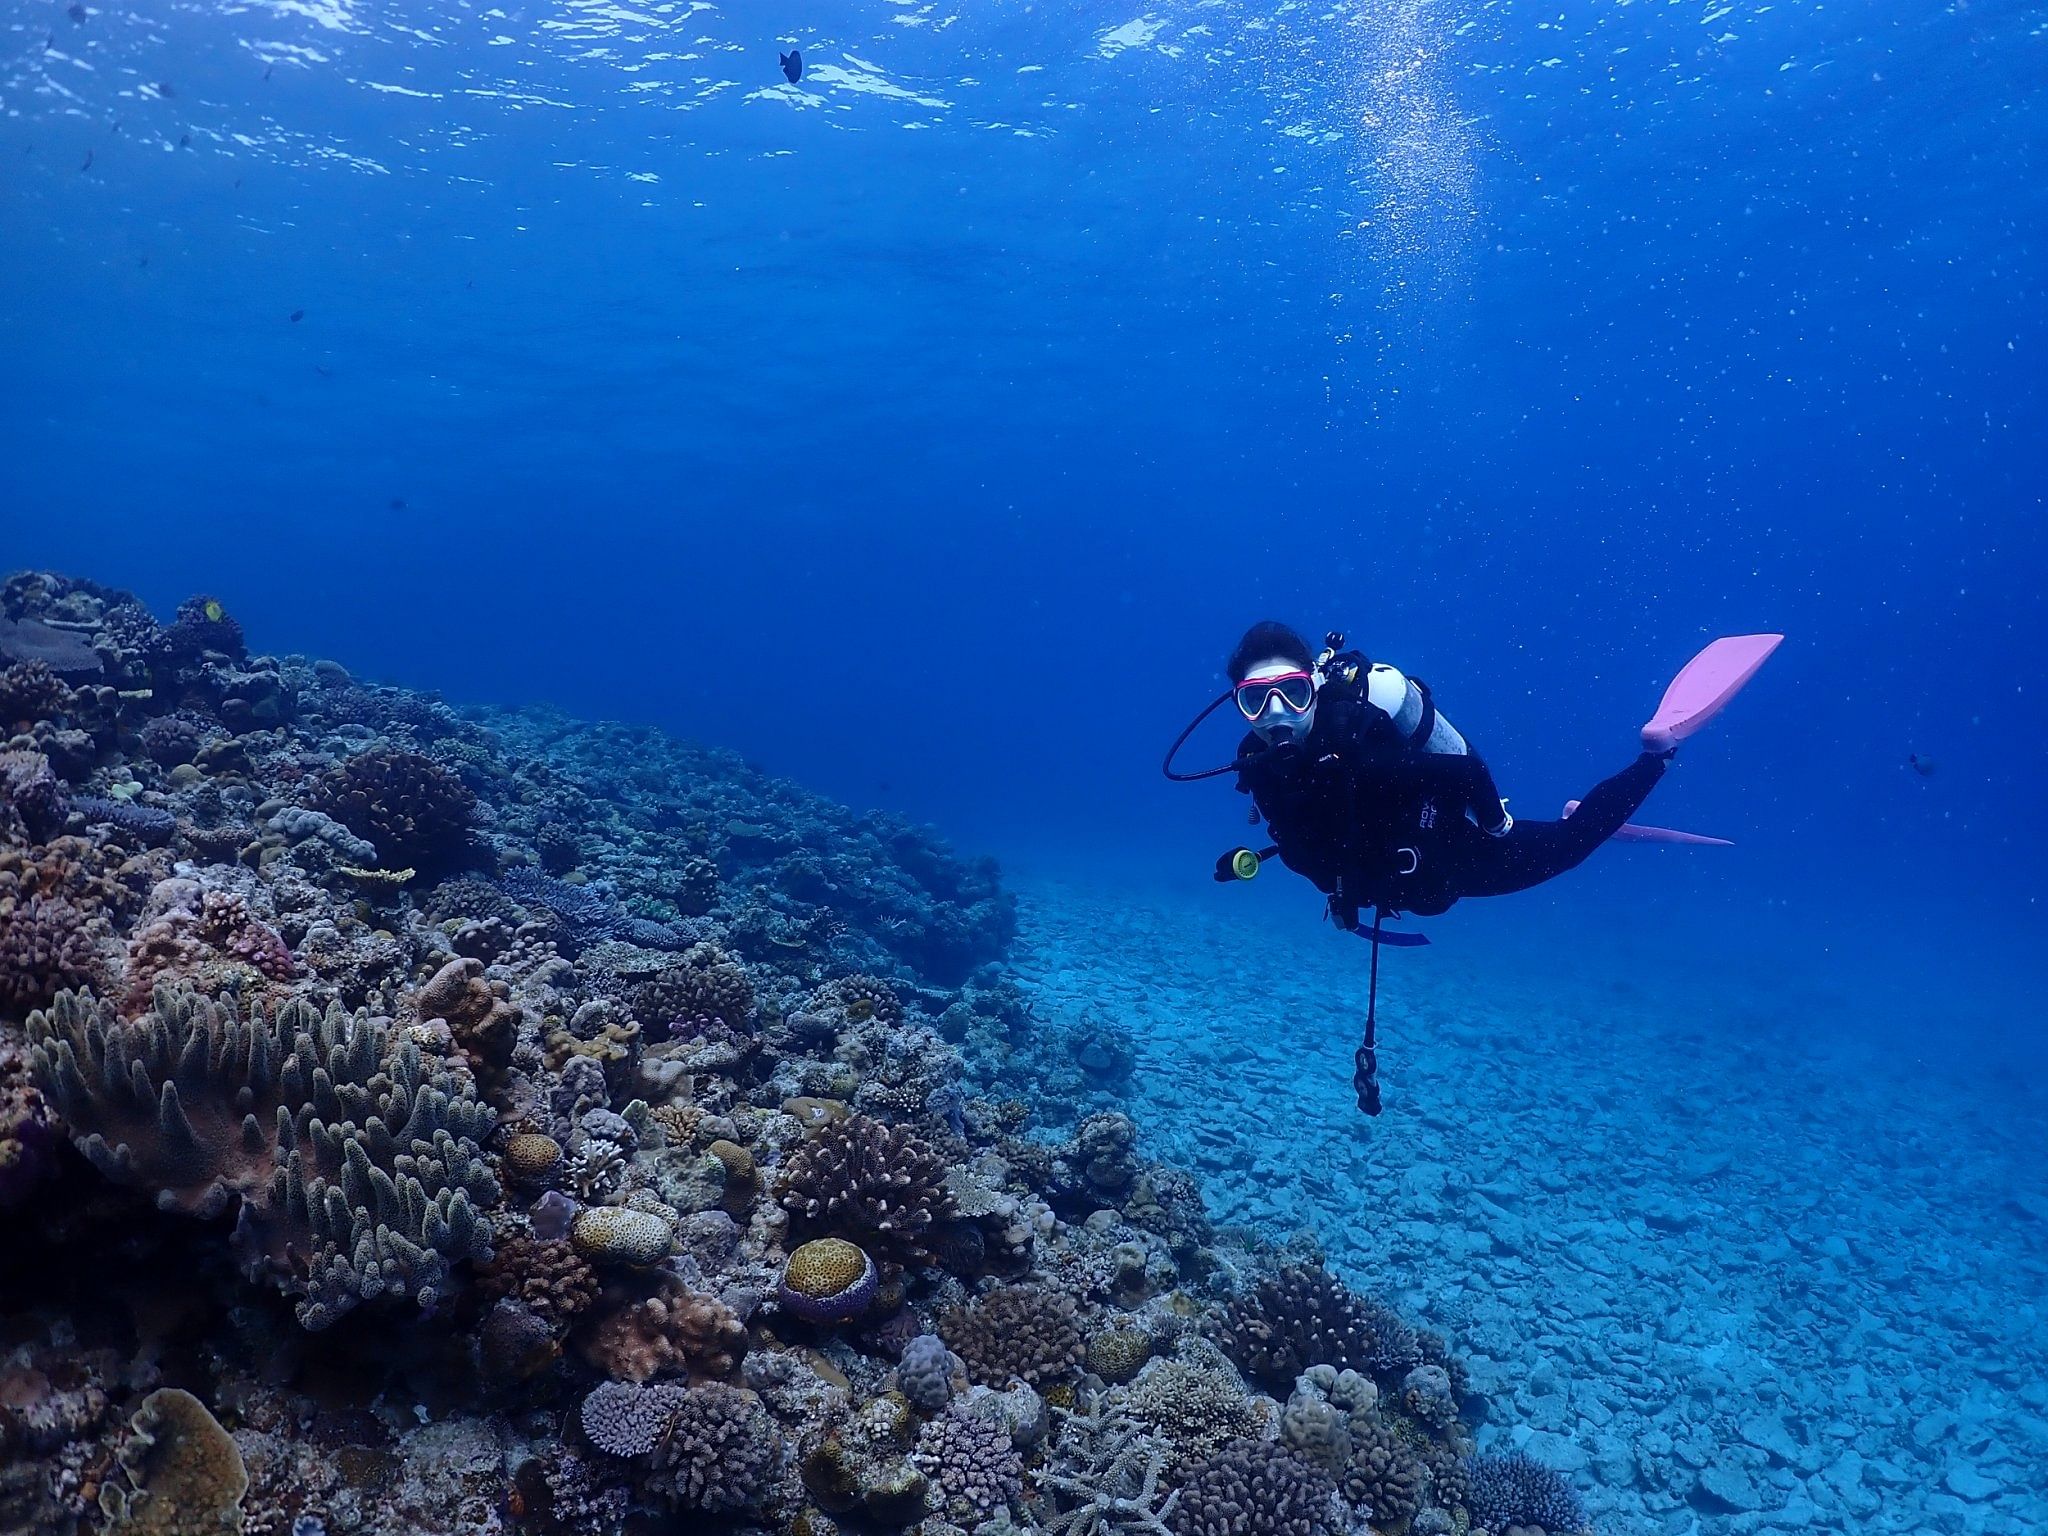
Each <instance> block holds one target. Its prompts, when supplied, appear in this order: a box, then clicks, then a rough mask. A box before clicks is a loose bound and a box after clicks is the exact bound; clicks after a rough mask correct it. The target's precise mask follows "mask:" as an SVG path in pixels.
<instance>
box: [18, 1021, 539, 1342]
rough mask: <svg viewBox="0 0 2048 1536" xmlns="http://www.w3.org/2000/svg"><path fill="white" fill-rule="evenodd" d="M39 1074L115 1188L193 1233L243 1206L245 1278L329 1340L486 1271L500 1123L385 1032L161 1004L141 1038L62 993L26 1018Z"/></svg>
mask: <svg viewBox="0 0 2048 1536" xmlns="http://www.w3.org/2000/svg"><path fill="white" fill-rule="evenodd" d="M28 1033H29V1039H30V1042H31V1047H32V1049H31V1062H32V1065H33V1069H34V1072H35V1076H36V1081H37V1084H38V1086H40V1087H41V1089H42V1090H43V1092H44V1093H45V1094H46V1095H48V1097H49V1099H50V1101H51V1103H52V1104H53V1105H55V1106H56V1108H57V1111H58V1113H59V1114H61V1115H62V1116H63V1117H64V1119H65V1121H66V1123H67V1124H68V1125H69V1126H70V1127H71V1130H72V1133H73V1135H74V1136H75V1137H76V1139H77V1141H78V1146H79V1150H80V1151H82V1152H83V1153H85V1155H86V1157H87V1158H88V1159H89V1160H90V1161H91V1162H92V1164H93V1166H94V1167H96V1168H98V1169H99V1170H100V1172H101V1173H103V1174H105V1175H106V1176H107V1177H108V1178H110V1179H113V1180H114V1181H116V1182H117V1183H122V1184H130V1185H135V1186H137V1187H140V1188H143V1189H147V1190H153V1191H154V1192H155V1196H156V1202H157V1205H158V1206H159V1207H160V1208H161V1209H164V1210H169V1211H182V1212H185V1213H186V1214H189V1215H193V1216H200V1217H211V1216H217V1215H222V1214H224V1213H226V1212H227V1211H228V1210H229V1208H230V1207H231V1206H234V1205H236V1204H237V1203H238V1204H239V1216H238V1219H237V1223H236V1234H235V1235H236V1241H237V1244H238V1247H239V1248H240V1251H241V1254H242V1257H243V1261H244V1264H245V1266H246V1267H247V1268H248V1269H249V1270H250V1271H251V1272H252V1273H263V1274H267V1275H268V1276H270V1278H272V1279H273V1280H274V1281H275V1283H277V1285H278V1286H279V1287H280V1288H281V1289H283V1290H285V1291H286V1292H287V1293H289V1294H291V1295H294V1296H296V1297H299V1298H300V1300H299V1304H298V1313H299V1319H300V1321H301V1322H303V1323H304V1324H305V1325H306V1326H307V1327H309V1328H324V1327H326V1326H327V1325H328V1324H330V1323H332V1322H334V1321H335V1320H336V1319H337V1318H338V1317H340V1316H341V1315H342V1314H343V1313H344V1312H346V1311H348V1310H349V1309H350V1308H352V1307H354V1306H356V1305H357V1304H358V1303H360V1302H362V1301H366V1300H370V1299H372V1298H374V1297H377V1296H380V1295H394V1296H405V1297H410V1298H412V1299H413V1300H415V1301H417V1302H418V1303H419V1304H421V1305H422V1306H431V1305H432V1304H433V1303H435V1302H436V1301H437V1300H439V1299H440V1298H441V1297H443V1296H446V1295H447V1294H449V1292H450V1291H451V1289H452V1287H453V1285H454V1284H455V1283H456V1282H455V1279H454V1276H453V1274H452V1272H451V1265H452V1264H454V1263H456V1262H459V1261H460V1260H463V1259H478V1258H483V1257H485V1256H486V1255H487V1254H488V1253H489V1252H490V1228H489V1225H488V1224H487V1223H486V1222H485V1221H484V1219H483V1218H482V1216H481V1214H480V1212H481V1211H483V1210H487V1209H488V1208H489V1207H490V1206H492V1205H494V1204H496V1202H497V1197H498V1189H497V1183H496V1181H495V1180H494V1179H493V1178H492V1176H491V1173H490V1170H489V1168H488V1167H487V1166H486V1164H485V1162H484V1160H483V1156H482V1153H481V1151H480V1148H479V1144H480V1142H481V1141H482V1140H483V1138H484V1137H486V1136H488V1135H489V1134H490V1128H491V1122H492V1120H493V1119H494V1115H493V1113H492V1111H491V1110H490V1109H489V1108H488V1107H487V1106H485V1105H482V1104H479V1103H477V1102H476V1100H475V1098H474V1097H473V1094H472V1091H471V1089H470V1086H469V1084H468V1083H467V1082H466V1081H463V1080H460V1079H457V1078H454V1077H452V1076H450V1075H449V1074H447V1073H446V1072H444V1071H442V1070H440V1069H438V1068H435V1067H430V1066H429V1065H428V1063H427V1062H426V1061H425V1060H424V1059H423V1058H422V1057H421V1055H420V1051H419V1048H418V1047H417V1046H416V1045H413V1044H412V1043H411V1042H409V1041H408V1042H402V1043H401V1042H397V1041H395V1040H394V1038H393V1036H392V1033H391V1030H390V1028H389V1026H388V1025H386V1024H385V1023H383V1022H382V1021H379V1020H376V1019H372V1018H371V1017H370V1016H369V1015H368V1014H367V1013H357V1014H354V1015H350V1014H347V1013H344V1012H343V1011H342V1010H341V1008H340V1006H339V1005H338V1004H335V1005H331V1006H330V1007H329V1008H328V1010H327V1012H326V1013H324V1014H322V1013H319V1012H317V1011H316V1010H315V1009H314V1008H313V1007H312V1006H311V1005H310V1004H308V1003H305V1002H302V1001H297V1000H294V1001H292V1002H289V1003H286V1004H284V1005H283V1006H282V1007H280V1008H278V1009H277V1010H276V1012H275V1013H274V1014H266V1013H265V1012H264V1011H263V1010H262V1009H260V1008H255V1007H252V1008H251V1009H250V1010H249V1012H248V1015H247V1016H246V1017H243V1016H240V1015H238V1014H237V1013H236V1012H235V1011H234V1010H233V1009H232V1008H231V1007H223V1006H221V1005H218V1004H216V1003H214V1002H212V1001H211V1000H209V999H207V998H202V997H199V996H197V995H195V994H193V993H190V992H181V991H177V990H173V989H169V988H166V989H161V990H159V991H158V993H157V994H156V997H155V1000H154V1002H153V1003H152V1005H151V1007H150V1011H149V1013H148V1014H147V1015H146V1016H144V1017H143V1018H142V1019H140V1020H138V1021H136V1022H134V1023H129V1022H126V1021H124V1020H122V1019H120V1018H118V1017H117V1016H115V1015H114V1014H112V1013H111V1011H109V1010H108V1009H106V1008H105V1007H104V1006H103V1005H102V1004H99V1003H98V1002H96V1001H95V1000H94V999H93V998H92V997H90V996H89V995H85V994H80V993H73V992H66V993H62V994H60V995H59V996H58V998H57V1000H56V1003H55V1004H54V1006H53V1007H52V1008H51V1009H50V1010H49V1011H48V1012H41V1011H38V1012H36V1013H33V1014H31V1015H30V1016H29V1021H28Z"/></svg>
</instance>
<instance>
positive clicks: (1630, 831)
mask: <svg viewBox="0 0 2048 1536" xmlns="http://www.w3.org/2000/svg"><path fill="white" fill-rule="evenodd" d="M1578 808H1579V802H1578V801H1576V800H1567V801H1565V803H1564V813H1565V815H1567V816H1569V815H1571V813H1572V812H1573V811H1576V810H1577V809H1578ZM1611 841H1613V842H1617V843H1685V844H1688V845H1689V846H1691V847H1694V848H1733V847H1734V846H1735V844H1734V843H1732V842H1730V841H1729V840H1728V839H1727V838H1725V837H1708V836H1706V835H1704V834H1703V833H1699V832H1680V831H1678V830H1676V829H1675V828H1672V827H1645V826H1641V825H1639V824H1638V823H1636V822H1633V821H1624V822H1623V823H1622V824H1621V825H1620V826H1619V827H1617V828H1615V830H1614V836H1613V838H1612V839H1611Z"/></svg>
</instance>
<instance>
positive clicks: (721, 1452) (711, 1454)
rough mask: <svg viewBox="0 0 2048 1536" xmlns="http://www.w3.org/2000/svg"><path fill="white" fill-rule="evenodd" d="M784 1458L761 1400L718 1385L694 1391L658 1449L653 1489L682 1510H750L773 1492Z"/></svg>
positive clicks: (680, 1404) (679, 1405) (678, 1410)
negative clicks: (776, 1472)
mask: <svg viewBox="0 0 2048 1536" xmlns="http://www.w3.org/2000/svg"><path fill="white" fill-rule="evenodd" d="M781 1454H782V1442H781V1437H780V1436H779V1435H778V1434H777V1433H776V1431H775V1423H774V1420H772V1419H770V1418H769V1417H768V1411H767V1409H765V1408H763V1407H762V1406H761V1400H760V1398H758V1397H756V1396H755V1395H754V1394H753V1393H752V1392H748V1391H744V1390H742V1389H741V1388H738V1387H728V1386H724V1385H721V1384H720V1383H717V1382H713V1383H710V1384H709V1385H706V1386H701V1387H692V1388H691V1389H690V1390H689V1391H687V1392H685V1393H684V1394H683V1395H682V1399H681V1401H680V1402H678V1403H677V1405H676V1410H675V1412H674V1414H673V1415H672V1416H671V1417H670V1419H669V1427H668V1433H667V1436H666V1437H665V1438H664V1439H663V1440H662V1442H661V1444H659V1445H657V1446H656V1447H655V1449H654V1466H655V1469H656V1475H655V1476H654V1477H653V1478H652V1479H651V1480H650V1483H649V1487H650V1489H651V1491H652V1492H653V1493H654V1494H655V1496H656V1497H657V1498H660V1499H661V1500H662V1501H663V1502H665V1503H668V1504H671V1505H674V1506H676V1507H677V1508H680V1509H692V1510H701V1511H704V1512H706V1513H710V1514H719V1513H726V1512H730V1511H734V1510H742V1509H748V1508H751V1507H753V1506H754V1505H755V1504H757V1503H758V1502H759V1501H760V1499H761V1496H762V1495H763V1494H764V1493H766V1492H767V1489H768V1482H769V1479H770V1477H771V1475H772V1474H773V1472H774V1470H775V1466H776V1463H777V1462H778V1461H779V1460H780V1458H781Z"/></svg>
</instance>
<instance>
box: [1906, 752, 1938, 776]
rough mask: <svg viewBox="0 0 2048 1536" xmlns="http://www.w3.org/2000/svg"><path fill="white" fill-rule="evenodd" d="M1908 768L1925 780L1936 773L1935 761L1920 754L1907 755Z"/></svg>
mask: <svg viewBox="0 0 2048 1536" xmlns="http://www.w3.org/2000/svg"><path fill="white" fill-rule="evenodd" d="M1906 766H1907V767H1908V768H1910V769H1912V770H1913V771H1914V772H1915V773H1917V774H1919V775H1920V777H1921V778H1923V779H1924V778H1927V777H1928V776H1929V775H1931V774H1932V773H1933V772H1934V759H1933V758H1931V757H1922V756H1921V755H1920V754H1919V753H1918V752H1908V753H1907V754H1906Z"/></svg>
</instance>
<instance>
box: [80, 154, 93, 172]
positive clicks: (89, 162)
mask: <svg viewBox="0 0 2048 1536" xmlns="http://www.w3.org/2000/svg"><path fill="white" fill-rule="evenodd" d="M91 169H92V151H91V150H89V149H88V150H87V151H86V152H85V164H83V165H81V166H80V167H79V170H81V171H89V170H91Z"/></svg>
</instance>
